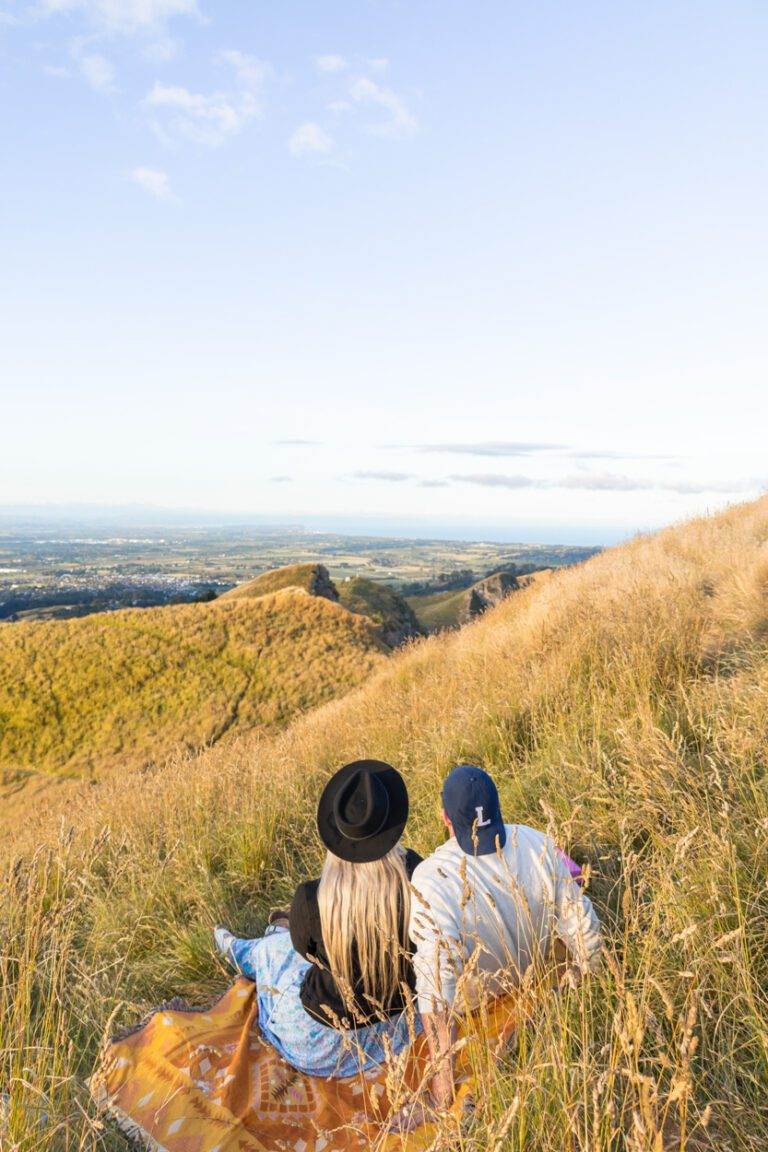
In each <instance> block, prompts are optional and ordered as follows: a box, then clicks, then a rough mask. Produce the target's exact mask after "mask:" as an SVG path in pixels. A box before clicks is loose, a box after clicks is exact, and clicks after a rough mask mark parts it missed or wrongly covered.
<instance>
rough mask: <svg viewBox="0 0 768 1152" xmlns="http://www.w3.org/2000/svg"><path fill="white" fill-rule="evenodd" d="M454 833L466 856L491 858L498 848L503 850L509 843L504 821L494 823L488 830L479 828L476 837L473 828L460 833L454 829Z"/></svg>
mask: <svg viewBox="0 0 768 1152" xmlns="http://www.w3.org/2000/svg"><path fill="white" fill-rule="evenodd" d="M453 831H454V835H455V836H456V840H457V842H458V845H459V848H461V850H462V852H464V854H465V855H466V856H490V855H491V853H495V852H496V851H497V846H498V848H503V847H504V845H505V844H506V842H507V830H506V828H505V827H504V822H503V821H498V822H497V821H494V822H493V823H492V824H490V825H489V826H488V827H487V828H478V829H477V830H476V832H475V834H474V835H473V834H472V829H471V828H470V829H462V830H461V831H460V832H459V831H458V829H456V828H454V830H453Z"/></svg>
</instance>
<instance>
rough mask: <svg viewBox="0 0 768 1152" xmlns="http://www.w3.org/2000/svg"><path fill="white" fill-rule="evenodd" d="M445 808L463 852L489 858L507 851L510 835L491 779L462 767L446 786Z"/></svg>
mask: <svg viewBox="0 0 768 1152" xmlns="http://www.w3.org/2000/svg"><path fill="white" fill-rule="evenodd" d="M443 808H444V809H445V814H446V816H447V817H448V819H449V820H450V822H451V824H453V831H454V833H455V834H456V839H457V840H458V842H459V847H460V848H461V850H462V852H466V854H467V855H468V856H487V855H488V854H489V853H491V852H495V851H496V844H497V842H498V845H499V847H500V848H503V847H504V845H505V843H506V840H507V834H506V832H505V831H504V821H503V820H502V818H501V807H500V805H499V791H498V789H497V787H496V785H495V784H494V782H493V780H492V779H491V777H490V776H489V775H488V773H487V772H484V771H483V769H482V768H477V767H476V766H475V765H474V764H459V766H458V768H454V769H453V771H452V772H450V773H449V774H448V776H447V777H446V779H445V783H444V784H443Z"/></svg>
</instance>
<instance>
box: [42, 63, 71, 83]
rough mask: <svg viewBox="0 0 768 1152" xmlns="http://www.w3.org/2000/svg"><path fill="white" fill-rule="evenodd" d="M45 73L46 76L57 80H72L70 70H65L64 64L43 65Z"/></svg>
mask: <svg viewBox="0 0 768 1152" xmlns="http://www.w3.org/2000/svg"><path fill="white" fill-rule="evenodd" d="M43 72H44V73H45V74H46V76H54V77H55V78H56V79H57V80H70V79H71V78H72V73H71V72H70V70H69V68H65V67H64V65H63V64H43Z"/></svg>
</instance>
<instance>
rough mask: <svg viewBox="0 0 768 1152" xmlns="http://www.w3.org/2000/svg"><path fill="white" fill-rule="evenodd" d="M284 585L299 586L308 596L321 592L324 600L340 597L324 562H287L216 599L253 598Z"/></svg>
mask: <svg viewBox="0 0 768 1152" xmlns="http://www.w3.org/2000/svg"><path fill="white" fill-rule="evenodd" d="M284 588H301V589H303V591H305V592H308V593H309V595H310V596H322V597H323V598H324V599H326V600H338V598H339V594H338V592H337V590H336V587H335V585H334V583H333V581H332V580H331V578H330V576H329V575H328V569H327V568H326V567H325V565H324V564H287V565H286V566H285V567H284V568H272V569H270V571H269V572H262V573H261V575H260V576H257V577H256V578H255V579H254V580H249V581H247V583H245V584H238V585H237V587H236V588H231V589H230V590H229V592H224V593H223V595H221V596H220V597H219V600H220V601H222V600H227V601H229V600H253V599H255V598H256V597H258V596H266V595H268V594H269V593H272V592H280V591H282V590H283V589H284Z"/></svg>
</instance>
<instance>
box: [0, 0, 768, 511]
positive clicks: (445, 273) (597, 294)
mask: <svg viewBox="0 0 768 1152" xmlns="http://www.w3.org/2000/svg"><path fill="white" fill-rule="evenodd" d="M767 49H768V9H766V7H765V5H764V4H758V3H753V4H744V3H733V2H731V3H727V4H726V3H701V2H698V3H695V4H694V3H675V2H667V3H642V4H641V3H633V4H629V3H623V2H618V3H610V4H608V3H578V2H577V3H535V4H534V3H515V2H510V0H506V2H503V3H502V2H496V0H475V2H473V3H469V2H461V3H459V2H450V0H448V2H446V0H443V2H441V3H437V2H425V0H410V2H409V3H405V2H395V0H356V2H352V0H346V2H343V3H342V2H333V0H329V2H326V3H323V4H317V3H296V2H293V0H281V2H280V3H276V2H274V0H273V2H272V3H268V2H266V0H264V2H262V0H248V2H246V0H241V2H240V3H230V2H227V0H218V2H217V3H215V4H214V3H211V2H208V0H197V2H195V0H35V2H27V0H10V2H9V0H0V101H1V105H0V108H1V110H0V152H1V155H2V159H1V160H0V163H1V165H2V168H1V169H0V267H1V268H2V279H1V281H0V388H1V389H2V408H1V409H0V411H2V431H1V432H0V504H19V503H28V502H31V503H34V502H47V501H62V502H67V503H71V502H80V501H83V502H88V503H94V502H104V503H151V504H157V505H167V506H174V507H186V508H200V509H214V510H215V509H221V510H228V511H234V512H254V513H264V514H266V513H274V514H276V515H285V516H286V517H291V516H300V515H301V514H302V513H305V514H308V513H314V514H316V515H321V514H327V515H329V516H331V515H333V516H341V515H350V516H352V515H353V516H354V517H356V518H357V520H358V521H359V520H360V517H366V516H368V517H371V518H372V520H375V519H376V518H377V517H380V518H386V520H387V522H388V523H389V522H402V523H403V524H405V523H407V521H408V519H409V518H414V520H415V519H418V520H419V522H424V523H426V522H430V523H431V522H434V523H436V524H437V523H439V522H447V521H449V520H450V521H451V522H452V523H458V522H461V523H467V524H468V523H471V522H472V521H473V520H477V521H478V522H481V523H483V524H484V525H491V524H494V525H501V526H505V525H509V526H510V527H513V526H523V525H528V526H536V525H583V524H589V525H598V526H601V525H602V526H605V529H606V532H608V531H609V529H610V528H611V527H614V528H615V527H616V526H621V527H627V528H632V529H634V528H645V527H650V526H654V525H656V524H660V523H665V522H669V521H671V520H676V519H678V518H680V517H682V516H685V515H688V514H690V513H693V512H698V511H702V510H706V509H711V508H716V507H718V506H720V505H722V504H724V503H728V502H730V501H733V500H738V499H744V498H747V497H749V496H751V495H754V494H757V493H758V492H759V491H761V490H763V488H764V487H765V485H766V481H767V480H768V467H767V466H766V464H765V452H764V448H763V441H764V439H765V433H764V428H765V423H766V421H765V417H766V415H768V412H767V411H766V409H768V401H767V400H766V396H767V395H768V392H767V390H766V363H767V361H768V355H767V348H766V333H765V309H766V289H768V229H767V227H766V203H768V69H766V67H765V61H766V50H767Z"/></svg>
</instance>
